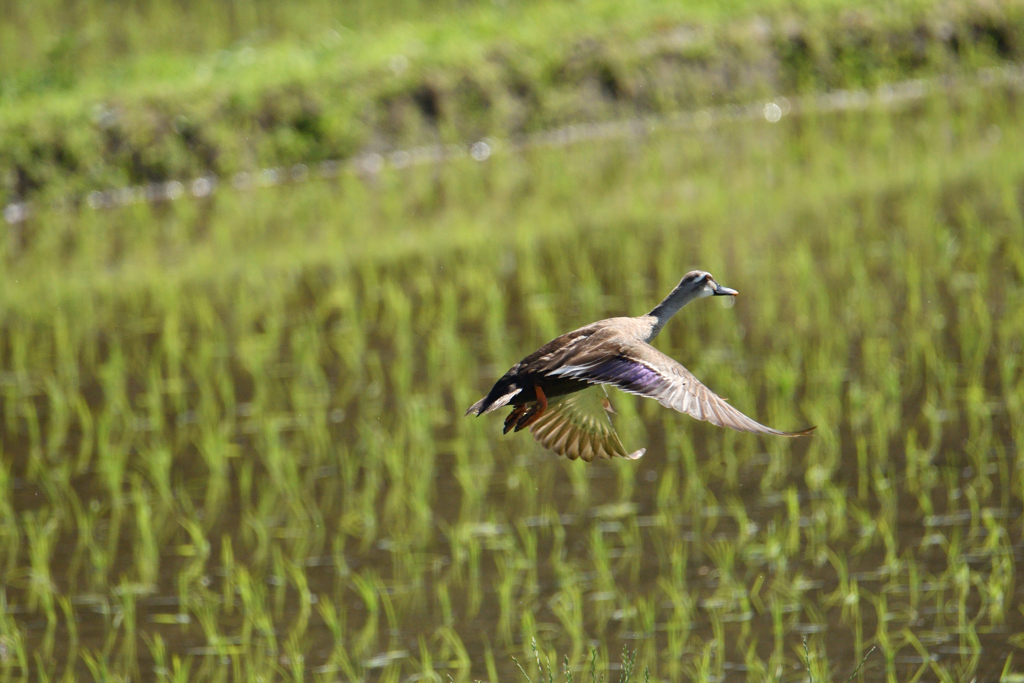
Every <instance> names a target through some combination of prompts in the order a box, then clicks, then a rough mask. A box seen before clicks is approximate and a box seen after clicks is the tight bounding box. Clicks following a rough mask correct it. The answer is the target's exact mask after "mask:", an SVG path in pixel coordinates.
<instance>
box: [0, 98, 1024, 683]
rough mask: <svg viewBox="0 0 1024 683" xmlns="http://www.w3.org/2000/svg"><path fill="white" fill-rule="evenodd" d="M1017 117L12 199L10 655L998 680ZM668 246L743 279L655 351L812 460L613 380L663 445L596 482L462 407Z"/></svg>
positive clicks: (7, 443) (2, 377) (820, 119)
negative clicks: (145, 195) (681, 412)
mask: <svg viewBox="0 0 1024 683" xmlns="http://www.w3.org/2000/svg"><path fill="white" fill-rule="evenodd" d="M1018 100H1019V93H1018V92H1016V91H1015V90H1012V89H1010V90H1007V91H1002V90H997V91H994V90H990V89H982V88H979V89H976V90H971V91H967V92H963V93H960V94H956V95H949V96H945V95H943V96H937V97H935V98H932V99H931V100H927V101H926V102H924V103H921V104H920V106H918V107H916V108H914V109H912V110H895V111H889V112H881V111H873V112H872V111H869V112H862V113H856V114H855V113H837V114H817V115H813V116H812V115H808V116H799V117H798V116H791V117H787V118H784V119H783V120H782V121H780V122H779V123H777V124H771V126H769V124H768V123H763V124H760V125H759V126H754V127H751V126H750V124H749V123H745V122H734V123H729V122H725V123H719V124H716V125H714V126H712V127H710V128H708V129H706V130H703V131H700V132H689V133H677V132H669V131H661V132H654V133H651V134H650V135H649V136H648V137H647V138H645V139H642V140H630V141H616V142H607V141H606V142H601V143H588V144H580V145H576V146H572V147H567V148H563V149H532V150H529V151H528V152H524V153H522V154H506V155H505V156H502V155H501V154H495V155H494V156H493V157H492V158H491V159H490V160H489V161H488V162H487V164H485V165H481V164H480V163H478V162H476V161H472V160H471V159H464V160H457V161H454V162H451V163H449V164H446V165H439V166H436V167H421V168H415V169H403V170H401V171H392V170H384V171H381V172H380V173H379V174H378V175H377V176H375V177H373V178H369V177H362V178H361V177H355V176H353V177H347V176H346V177H339V178H337V179H335V180H333V181H330V182H327V181H324V182H320V181H311V182H310V183H307V184H305V185H302V186H299V185H296V186H294V187H283V186H282V187H276V188H272V189H266V190H250V191H247V193H246V192H242V191H239V192H236V191H234V190H229V191H225V192H224V193H221V194H219V195H218V196H217V198H216V199H215V200H213V201H212V202H211V203H210V204H209V205H206V206H205V208H200V207H198V206H197V205H194V204H185V203H177V204H168V205H161V206H155V207H146V206H142V205H136V206H132V207H127V208H125V209H123V210H111V211H109V212H106V213H104V214H102V215H100V214H98V213H90V212H89V211H84V212H83V213H81V214H80V215H75V216H69V215H68V214H67V213H60V212H54V214H53V217H52V220H50V217H49V215H47V214H42V215H39V216H37V217H36V218H33V219H32V221H33V222H32V223H31V224H26V225H25V227H26V228H27V229H28V231H27V232H26V235H29V237H27V238H26V240H25V241H24V243H23V244H21V245H20V246H19V247H18V250H17V252H16V253H15V252H14V251H13V247H12V246H11V244H10V243H4V244H3V245H0V251H2V254H0V255H2V257H3V258H2V261H3V269H4V278H3V282H4V284H3V288H4V289H3V294H4V295H3V308H2V312H0V315H2V319H3V321H4V325H3V331H2V333H0V361H2V368H3V370H2V372H0V406H2V407H0V409H2V410H3V413H4V416H3V422H2V423H3V424H4V426H5V429H4V431H3V434H2V435H0V450H2V453H3V455H4V459H3V462H2V463H0V540H2V543H0V573H2V576H3V579H4V581H3V583H4V590H3V592H2V593H0V595H2V596H3V609H2V610H0V670H2V671H3V673H4V675H6V676H7V677H10V678H17V677H36V676H37V677H40V678H46V677H49V678H51V679H52V678H56V677H59V676H70V677H76V676H77V677H82V676H89V675H93V676H106V677H109V678H111V679H115V678H128V677H131V678H146V677H156V678H158V679H160V680H185V679H189V680H222V679H224V678H225V677H228V676H229V674H230V676H231V677H235V678H237V679H239V680H242V679H249V680H255V679H257V678H258V677H259V676H271V677H280V678H287V679H293V680H298V679H306V680H308V679H310V678H312V679H316V680H320V679H323V680H330V679H332V678H337V677H344V678H346V679H353V680H359V679H369V678H388V679H400V678H404V677H407V676H411V675H417V676H423V677H427V678H434V679H436V678H440V679H441V680H443V679H444V677H445V675H446V674H448V673H450V674H451V676H452V678H453V680H462V679H466V680H470V679H476V678H482V677H487V678H488V679H490V680H498V679H501V680H506V679H513V678H515V677H518V676H520V675H523V674H524V673H525V674H528V676H530V677H533V678H538V679H543V678H548V679H550V678H552V677H556V676H559V675H561V676H563V677H564V678H566V679H567V680H572V679H573V678H576V679H578V678H580V677H585V676H582V674H583V673H586V672H587V671H588V670H589V671H592V672H593V673H592V674H591V676H592V677H593V678H599V677H600V676H601V675H602V674H604V675H605V676H606V677H608V678H609V680H610V677H611V676H612V675H613V674H614V673H615V672H616V671H618V673H619V674H620V675H623V676H627V677H628V678H630V679H632V680H636V679H637V678H639V676H640V675H641V673H640V669H641V668H642V667H648V671H649V672H650V676H651V677H652V678H658V679H661V678H667V679H671V680H676V679H679V678H687V677H689V678H692V679H693V680H710V679H713V678H714V679H717V678H718V677H722V676H724V677H734V676H738V677H747V678H751V679H761V678H764V679H782V678H785V679H787V680H788V679H789V678H794V679H795V678H797V677H803V676H804V675H805V673H801V674H800V675H799V676H798V675H797V674H795V673H794V672H795V671H797V669H796V668H795V667H797V666H802V667H803V668H802V669H800V671H804V670H805V669H809V670H810V673H811V677H812V679H813V680H815V681H817V680H827V679H829V678H830V677H831V678H845V676H846V675H847V672H849V671H851V670H855V667H856V665H857V663H858V662H860V663H861V664H860V667H859V668H856V670H855V671H854V674H853V676H852V677H851V680H856V679H863V680H873V679H881V678H887V679H891V680H906V679H912V678H913V677H915V676H920V677H921V678H922V679H928V678H934V679H939V680H943V679H949V680H962V679H968V680H969V679H970V678H973V677H975V676H977V677H978V678H979V680H981V679H984V678H986V677H989V678H991V677H996V676H1000V675H1003V673H1004V672H1005V671H1010V672H1011V673H1013V672H1014V670H1015V669H1014V666H1015V665H1016V663H1017V662H1016V661H1015V662H1013V663H1010V660H1009V654H1010V652H1011V648H1012V647H1013V646H1012V645H1008V643H1011V642H1018V641H1019V638H1018V640H1013V639H1014V638H1015V637H1018V636H1019V633H1020V632H1021V631H1024V621H1022V614H1021V612H1020V610H1018V609H1016V607H1015V605H1016V604H1018V603H1019V602H1020V600H1019V595H1018V593H1019V590H1020V581H1019V577H1017V576H1016V570H1015V566H1016V564H1017V563H1016V562H1015V561H1014V560H1015V558H1016V556H1017V554H1018V553H1019V551H1020V548H1021V538H1020V529H1019V526H1020V525H1019V517H1020V509H1021V504H1022V503H1021V501H1022V497H1024V485H1022V477H1021V475H1020V472H1021V470H1022V468H1021V467H1020V466H1019V465H1020V464H1021V463H1020V462H1019V460H1020V458H1019V455H1018V453H1019V452H1020V448H1018V446H1019V445H1020V443H1022V438H1021V437H1022V434H1024V432H1022V431H1021V429H1020V426H1019V425H1018V424H1017V421H1015V420H1014V419H1013V416H1014V415H1016V412H1019V411H1017V408H1018V407H1019V406H1020V405H1021V403H1022V401H1024V393H1022V389H1024V381H1022V379H1021V376H1022V366H1021V364H1020V363H1019V358H1018V357H1019V355H1020V353H1019V352H1020V343H1019V339H1020V338H1021V337H1022V335H1024V329H1022V325H1024V317H1022V316H1021V315H1020V314H1019V312H1018V311H1017V310H1016V308H1015V307H1014V306H1013V302H1014V301H1016V300H1017V299H1018V298H1019V295H1020V293H1021V291H1020V290H1021V285H1020V274H1021V273H1022V272H1024V270H1022V268H1021V264H1020V262H1021V259H1020V256H1021V251H1020V248H1019V244H1021V243H1024V240H1022V239H1021V236H1022V235H1024V222H1022V219H1021V215H1022V214H1024V211H1022V210H1021V207H1020V196H1019V191H1018V190H1019V187H1020V182H1021V178H1022V177H1024V165H1022V163H1021V160H1020V159H1019V154H1017V153H1016V150H1019V149H1020V148H1021V146H1022V143H1024V140H1022V137H1024V133H1022V131H1021V130H1020V127H1019V125H1017V124H1016V123H1015V122H1016V119H1017V117H1018V115H1019V107H1020V105H1019V102H1018ZM996 105H998V106H996ZM993 127H998V128H999V130H1000V133H999V135H1000V137H999V139H998V142H997V143H994V142H993V141H992V137H991V136H992V135H993V133H992V129H993ZM61 216H63V217H61ZM69 235H74V236H75V239H74V240H72V241H70V242H69V241H67V240H69V239H70V238H69V237H68V236H69ZM371 238H372V241H369V240H371ZM167 241H169V242H171V243H173V244H172V245H171V246H170V247H167V249H168V251H164V247H165V246H166V244H165V242H167ZM114 243H118V244H119V247H118V249H120V250H121V251H120V252H116V251H112V249H113V247H112V244H114ZM366 244H371V245H372V248H368V247H366V246H363V245H366ZM56 245H64V246H63V247H61V248H58V246H56ZM175 249H183V250H186V251H185V252H184V253H188V254H189V258H187V259H184V258H181V257H180V256H176V255H175V251H174V250H175ZM137 263H145V264H146V268H141V267H136V266H134V265H133V264H137ZM638 264H639V265H638ZM691 266H700V267H705V268H710V269H712V270H713V271H715V272H716V274H717V273H718V271H721V273H722V278H723V280H724V281H727V282H729V284H730V285H731V286H735V287H736V288H737V289H738V290H739V291H740V292H741V297H740V298H739V300H738V301H737V302H736V305H735V306H734V307H733V308H730V309H726V310H716V309H711V310H693V311H692V312H691V311H687V312H686V315H685V321H683V320H680V321H679V324H678V325H674V326H670V327H669V328H667V329H666V330H665V333H664V335H665V336H664V339H663V340H661V339H660V338H659V344H661V345H662V346H661V348H662V349H663V350H665V351H666V353H669V354H670V355H673V356H675V357H677V358H679V359H680V360H681V361H682V362H683V363H684V364H687V365H688V367H690V368H691V369H693V370H694V371H695V372H696V373H698V374H699V375H700V376H701V377H702V378H706V381H707V383H708V384H709V385H710V386H713V387H714V388H715V389H717V390H718V391H720V392H721V393H722V394H723V395H725V396H728V397H729V398H730V399H731V401H732V402H733V403H734V404H735V405H737V406H738V407H742V408H745V409H749V410H751V411H756V413H757V414H759V415H760V414H763V415H765V416H766V419H770V420H771V421H774V422H777V423H779V424H783V423H785V424H788V423H798V422H801V421H802V420H801V418H806V419H807V421H808V422H818V423H819V424H820V425H821V426H820V427H819V432H818V434H817V435H816V436H815V438H814V440H813V441H812V442H809V443H806V444H783V445H780V444H776V443H768V442H761V441H758V440H757V439H745V438H738V437H737V436H735V435H729V434H721V433H718V432H715V431H712V430H710V429H705V428H704V426H703V425H699V424H696V423H695V422H693V421H686V420H684V419H682V418H681V417H680V416H674V415H665V414H663V413H662V411H658V410H653V409H652V408H655V407H656V406H654V407H648V406H646V405H645V404H644V403H643V402H640V401H634V400H632V399H631V398H630V397H624V396H618V395H615V394H613V395H612V396H611V400H612V401H613V404H614V405H615V408H616V410H617V411H618V417H617V426H619V428H620V431H621V432H622V436H623V440H624V442H626V443H627V444H628V445H630V446H633V445H634V444H635V447H640V446H646V447H647V448H648V452H647V454H646V455H645V456H644V458H643V459H642V460H640V461H638V462H636V463H617V464H612V465H607V464H606V465H599V466H591V467H584V466H581V464H580V463H568V462H560V461H557V460H555V459H554V458H553V457H552V456H551V455H550V454H548V453H545V452H544V451H542V450H541V449H539V448H538V447H537V446H536V445H535V444H533V443H532V442H531V441H530V440H528V439H519V440H508V439H505V440H502V439H500V438H499V436H500V435H499V434H497V433H496V430H494V429H491V428H490V427H488V426H487V425H485V424H483V423H470V422H469V421H462V420H460V419H457V418H458V416H459V415H461V410H460V407H462V408H463V409H464V406H465V405H468V403H469V402H471V401H472V398H473V396H474V395H475V394H476V393H477V392H478V391H479V390H480V389H481V388H483V385H484V384H486V382H487V378H488V377H493V375H494V370H495V368H496V367H500V368H503V367H507V365H508V363H509V362H510V360H514V359H515V358H517V357H519V356H520V355H521V351H522V350H523V349H529V348H535V347H536V346H537V345H538V344H539V343H543V341H546V340H547V338H549V337H551V336H554V335H555V334H558V333H559V332H560V331H562V330H564V329H565V328H566V327H567V326H570V325H571V324H572V323H573V322H574V321H576V322H579V321H587V320H591V319H595V318H598V317H602V316H605V315H614V314H619V313H624V312H630V311H634V310H637V309H640V308H643V307H644V306H645V305H650V300H651V297H652V296H653V297H655V298H657V296H658V294H657V293H658V292H661V291H662V290H663V289H664V288H665V287H666V286H670V285H671V284H674V281H676V280H678V277H679V275H680V273H681V271H685V270H686V269H688V268H689V267H691ZM57 274H61V275H65V274H66V275H67V277H57ZM726 275H728V278H726ZM691 313H692V315H691ZM696 348H711V349H712V350H713V352H712V353H709V354H706V355H704V356H700V357H698V356H697V354H696V353H695V352H694V349H696ZM498 371H499V372H500V370H498ZM1015 411H1016V412H1015ZM801 634H807V635H808V636H809V637H808V645H807V647H808V649H807V650H804V649H803V646H802V642H801ZM534 638H536V646H535V647H532V646H531V641H532V639H534ZM623 645H628V646H629V648H630V652H631V653H633V652H634V650H635V654H631V655H630V659H629V664H628V667H627V664H626V661H625V659H626V658H625V657H624V658H623V660H622V661H621V663H620V664H616V665H615V666H621V668H620V669H613V668H610V666H609V662H610V658H609V657H608V653H609V652H615V651H617V650H619V649H620V648H621V647H622V646H623ZM874 647H877V648H878V651H879V654H876V655H875V656H871V657H868V656H867V655H869V654H870V652H871V651H872V648H874ZM594 648H596V649H594ZM592 649H594V652H595V653H596V654H595V655H594V657H595V658H596V659H593V658H592V659H589V660H588V658H587V653H588V652H590V651H591V650H592ZM36 652H41V653H45V654H46V656H43V657H41V658H40V659H38V660H37V659H34V658H33V654H34V653H36ZM556 652H557V653H560V655H561V656H562V657H563V658H564V659H559V658H556V657H554V655H552V657H551V662H554V664H555V665H554V666H552V664H551V662H549V661H548V659H547V654H546V653H556ZM402 653H404V654H402ZM513 654H514V655H515V656H516V657H517V658H518V659H519V661H520V662H521V663H522V664H523V666H522V668H523V669H524V670H525V671H520V669H519V668H518V666H517V664H515V663H514V662H513V661H512V660H511V655H513ZM538 657H539V658H540V661H538ZM566 662H567V663H566ZM590 662H596V664H592V665H591V667H592V668H590V669H588V668H587V667H588V664H589V663H590ZM559 665H561V666H562V667H563V668H562V670H561V671H559V670H558V666H559ZM566 667H567V668H566ZM1007 667H1008V668H1007Z"/></svg>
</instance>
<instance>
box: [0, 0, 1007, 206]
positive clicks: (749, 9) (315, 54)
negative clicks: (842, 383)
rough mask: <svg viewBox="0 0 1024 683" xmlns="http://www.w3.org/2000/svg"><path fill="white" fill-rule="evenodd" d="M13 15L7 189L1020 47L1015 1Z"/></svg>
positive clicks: (406, 139)
mask: <svg viewBox="0 0 1024 683" xmlns="http://www.w3.org/2000/svg"><path fill="white" fill-rule="evenodd" d="M0 17H3V18H4V20H3V21H0V202H2V203H4V204H6V203H9V202H15V201H25V200H36V199H38V200H39V201H42V202H46V203H50V202H54V201H58V202H64V203H68V202H70V203H75V202H79V201H81V197H80V196H78V195H80V194H82V193H86V192H88V191H90V190H94V189H107V188H110V187H119V186H125V185H144V184H146V183H150V182H156V181H163V180H167V179H168V178H176V179H182V180H185V179H189V178H192V177H196V176H199V175H202V174H205V173H215V174H217V175H221V176H229V175H230V174H232V173H236V172H239V171H245V170H254V169H258V168H263V167H272V166H290V165H292V164H297V163H305V164H310V163H315V162H317V161H320V160H323V159H328V158H349V157H352V156H355V155H357V154H359V153H362V152H366V151H387V150H391V149H394V148H396V147H408V146H414V145H419V144H432V143H437V142H441V143H466V142H470V141H473V140H477V139H481V138H483V137H485V136H498V137H515V136H519V135H522V134H524V133H528V132H532V131H537V130H542V129H545V128H549V127H551V126H556V125H564V124H566V123H580V122H584V121H604V120H610V119H618V118H629V117H634V116H642V115H649V114H656V113H670V112H675V111H679V110H681V109H682V110H693V109H696V108H698V107H701V106H707V105H714V104H723V103H734V102H745V101H749V100H753V99H757V98H762V99H765V98H767V99H770V98H772V97H775V96H776V95H779V94H788V95H792V94H794V93H802V92H812V91H821V90H826V89H836V88H856V87H870V86H873V85H877V84H879V83H882V82H886V81H891V80H896V79H905V78H908V77H918V76H933V75H936V74H949V73H957V72H963V71H970V70H972V69H976V68H979V67H983V66H992V65H998V64H1005V63H1008V62H1015V61H1019V60H1020V59H1021V58H1024V42H1022V41H1021V40H1020V39H1019V36H1020V35H1022V33H1021V28H1022V27H1024V5H1022V4H1021V2H1020V0H1000V1H999V2H996V3H991V4H986V5H983V6H980V5H977V4H975V3H967V2H964V3H959V2H955V3H938V2H930V1H929V2H925V1H924V0H915V1H914V2H903V3H896V4H894V3H882V2H873V3H869V4H860V5H858V6H857V7H856V8H851V7H849V6H848V5H847V4H846V3H843V2H839V1H838V0H827V1H826V0H799V1H793V0H789V1H787V2H771V3H752V2H749V1H748V0H734V1H733V2H728V3H710V2H688V3H673V2H668V1H667V0H665V1H662V0H657V1H652V2H613V1H612V0H587V1H585V2H583V1H579V2H563V1H556V0H545V1H541V0H535V1H532V2H507V3H494V2H485V3H467V4H463V3H455V2H445V1H440V0H439V1H438V2H436V3H421V2H385V3H370V2H365V1H363V0H357V1H355V2H346V3H327V2H322V1H320V0H308V1H306V2H301V3H270V2H259V1H255V0H244V1H243V0H239V1H238V2H232V3H184V4H176V3H168V2H160V1H157V0H150V1H147V2H139V3H133V4H132V5H131V6H129V7H123V6H120V5H112V4H109V3H105V2H97V1H95V0H82V1H80V2H74V3H66V2H58V1H56V0H53V1H48V2H44V3H40V4H38V5H37V4H35V3H33V4H31V5H25V4H23V3H14V2H10V3H7V4H5V5H4V6H3V8H2V9H0Z"/></svg>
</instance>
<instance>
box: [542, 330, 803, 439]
mask: <svg viewBox="0 0 1024 683" xmlns="http://www.w3.org/2000/svg"><path fill="white" fill-rule="evenodd" d="M616 347H617V348H616V349H615V352H614V353H612V354H605V355H600V356H598V357H596V358H595V357H594V356H591V358H590V359H586V361H585V362H582V363H571V364H566V365H563V366H562V367H559V368H556V369H555V370H553V371H551V372H550V373H549V375H550V376H552V377H567V378H569V377H571V378H574V379H581V380H584V381H586V382H589V383H591V384H611V385H612V386H615V387H617V388H619V389H621V390H622V391H626V392H629V393H631V394H637V395H638V396H646V397H647V398H653V399H655V400H656V401H658V402H659V403H661V405H663V406H665V407H666V408H671V409H673V410H678V411H679V412H681V413H686V414H687V415H690V416H691V417H695V418H697V419H698V420H705V421H707V422H710V423H711V424H713V425H716V426H718V427H729V428H730V429H735V430H737V431H740V432H750V433H752V434H772V435H775V436H803V435H805V434H808V433H810V432H811V431H812V430H813V429H814V427H811V428H810V429H804V430H802V431H798V432H781V431H779V430H777V429H772V428H771V427H767V426H765V425H763V424H761V423H760V422H757V421H756V420H754V419H752V418H750V417H747V416H746V415H744V414H743V413H741V412H740V411H738V410H736V409H735V408H733V407H732V406H731V405H730V404H729V403H728V402H727V401H726V400H725V399H724V398H722V397H720V396H718V395H716V394H715V393H714V392H713V391H711V390H710V389H708V388H707V387H706V386H704V385H703V384H701V383H700V381H698V380H697V378H696V377H694V376H693V373H691V372H690V371H689V370H687V369H686V368H684V367H683V366H682V365H680V364H679V363H678V362H677V361H675V360H674V359H672V358H670V357H669V356H666V355H665V354H664V353H662V352H661V351H658V350H657V349H656V348H654V347H653V346H651V345H650V344H646V343H644V342H640V341H636V342H628V343H619V344H617V345H616ZM595 355H596V354H595ZM581 360H582V359H581Z"/></svg>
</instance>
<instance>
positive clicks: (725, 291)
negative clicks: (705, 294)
mask: <svg viewBox="0 0 1024 683" xmlns="http://www.w3.org/2000/svg"><path fill="white" fill-rule="evenodd" d="M737 294H739V292H737V291H736V290H735V289H729V288H728V287H723V286H722V285H720V284H718V283H717V282H716V283H715V296H736V295H737Z"/></svg>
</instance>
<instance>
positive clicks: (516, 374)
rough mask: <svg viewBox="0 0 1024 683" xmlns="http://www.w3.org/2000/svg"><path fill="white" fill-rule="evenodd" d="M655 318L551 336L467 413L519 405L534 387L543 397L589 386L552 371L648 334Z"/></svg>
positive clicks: (533, 397)
mask: <svg viewBox="0 0 1024 683" xmlns="http://www.w3.org/2000/svg"><path fill="white" fill-rule="evenodd" d="M655 322H656V321H655V319H654V318H652V317H651V316H641V317H639V318H606V319H605V320H598V321H597V322H594V323H590V324H589V325H584V326H583V327H581V328H579V329H577V330H573V331H572V332H567V333H565V334H563V335H562V336H560V337H556V338H555V339H552V340H551V341H549V342H548V343H547V344H545V345H544V346H542V347H540V348H539V349H537V350H536V351H534V352H533V353H531V354H530V355H529V356H527V357H526V358H523V359H522V360H521V361H519V362H518V363H516V364H515V365H513V366H512V367H511V368H510V369H509V371H508V372H506V373H505V374H504V375H502V377H501V378H500V379H499V380H498V381H497V382H495V383H494V387H493V388H492V389H491V390H490V392H488V394H487V396H485V397H483V398H482V399H480V400H479V401H477V402H476V403H475V404H473V406H472V407H471V408H470V409H469V410H468V411H467V412H466V414H467V415H469V414H474V415H484V414H486V413H489V412H491V411H493V410H497V409H498V408H501V407H503V406H505V405H513V406H519V405H523V404H526V403H531V402H533V401H536V400H537V398H536V387H540V388H541V390H542V391H543V392H544V395H545V396H546V397H547V398H556V397H559V396H565V395H567V394H572V393H574V392H577V391H582V390H583V389H586V388H587V387H589V386H591V383H590V382H588V381H586V380H585V379H579V378H574V377H571V376H567V375H566V374H564V373H561V374H553V373H555V372H556V371H558V370H561V369H563V368H565V367H566V366H567V365H568V366H571V365H579V364H580V363H581V362H587V361H588V360H591V359H593V357H594V356H595V355H596V354H598V355H599V354H606V353H617V352H621V351H622V350H623V349H621V348H619V349H616V348H615V342H616V340H631V341H635V342H641V341H645V340H646V339H649V338H650V335H651V330H652V329H653V328H654V324H655Z"/></svg>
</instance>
